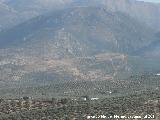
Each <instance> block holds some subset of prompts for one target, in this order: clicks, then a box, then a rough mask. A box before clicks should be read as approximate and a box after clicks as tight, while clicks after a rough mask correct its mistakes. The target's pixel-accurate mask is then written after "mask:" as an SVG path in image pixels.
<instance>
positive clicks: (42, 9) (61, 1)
mask: <svg viewBox="0 0 160 120" xmlns="http://www.w3.org/2000/svg"><path fill="white" fill-rule="evenodd" d="M75 5H78V6H105V8H106V9H108V10H110V11H112V12H122V13H125V14H127V15H129V16H131V17H133V18H134V19H136V20H138V21H140V22H141V23H145V24H146V25H148V26H149V27H151V28H153V29H156V30H160V29H159V28H160V26H159V25H160V24H159V21H160V17H159V16H160V15H159V14H160V4H158V3H157V4H155V3H147V2H142V1H136V0H101V1H99V0H58V1H57V0H45V1H44V0H14V1H13V0H1V1H0V11H2V12H5V16H4V13H0V15H1V16H4V17H3V18H2V17H1V18H0V21H1V25H0V26H1V27H2V28H3V29H6V28H11V27H13V26H14V25H17V24H19V23H22V22H24V21H26V20H28V19H31V18H34V17H36V16H39V15H42V14H46V13H47V12H49V11H52V10H55V9H63V8H66V7H67V8H68V7H72V6H75Z"/></svg>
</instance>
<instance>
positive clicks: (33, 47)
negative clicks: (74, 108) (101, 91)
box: [0, 0, 160, 82]
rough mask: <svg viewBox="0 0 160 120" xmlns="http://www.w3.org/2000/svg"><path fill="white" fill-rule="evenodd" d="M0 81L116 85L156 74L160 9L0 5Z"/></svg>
mask: <svg viewBox="0 0 160 120" xmlns="http://www.w3.org/2000/svg"><path fill="white" fill-rule="evenodd" d="M0 15H2V16H4V17H3V18H0V21H1V22H0V23H1V32H0V53H1V54H0V74H1V78H0V79H1V81H7V80H8V81H31V82H32V81H39V80H40V81H41V80H46V81H53V80H58V81H59V80H116V79H122V78H126V77H128V76H130V75H132V74H137V73H139V74H143V73H148V72H153V73H154V72H159V71H160V69H159V68H160V65H159V58H160V57H159V55H160V34H159V29H160V26H159V25H160V24H159V23H160V5H159V4H152V3H144V2H138V1H134V0H101V1H98V0H73V1H71V0H70V1H67V0H66V1H63V0H62V1H58V2H57V1H53V0H47V1H42V0H37V1H36V0H34V1H33V0H29V1H28V0H27V1H26V0H20V1H19V0H15V1H12V0H3V1H1V2H0Z"/></svg>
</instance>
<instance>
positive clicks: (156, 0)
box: [139, 0, 160, 3]
mask: <svg viewBox="0 0 160 120" xmlns="http://www.w3.org/2000/svg"><path fill="white" fill-rule="evenodd" d="M139 1H146V2H156V3H160V0H139Z"/></svg>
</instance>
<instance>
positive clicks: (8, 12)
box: [0, 0, 71, 29]
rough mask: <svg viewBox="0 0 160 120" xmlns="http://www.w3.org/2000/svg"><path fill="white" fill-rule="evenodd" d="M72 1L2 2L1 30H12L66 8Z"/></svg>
mask: <svg viewBox="0 0 160 120" xmlns="http://www.w3.org/2000/svg"><path fill="white" fill-rule="evenodd" d="M70 2H71V0H58V1H57V0H45V1H44V0H1V1H0V16H3V17H1V18H0V22H1V24H0V26H1V29H2V28H3V29H6V28H11V27H13V26H15V25H17V24H20V23H22V22H24V21H27V20H29V19H31V18H33V17H36V16H39V15H42V14H45V13H47V12H49V11H52V10H55V9H61V8H64V7H65V6H66V5H67V4H69V3H70Z"/></svg>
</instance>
